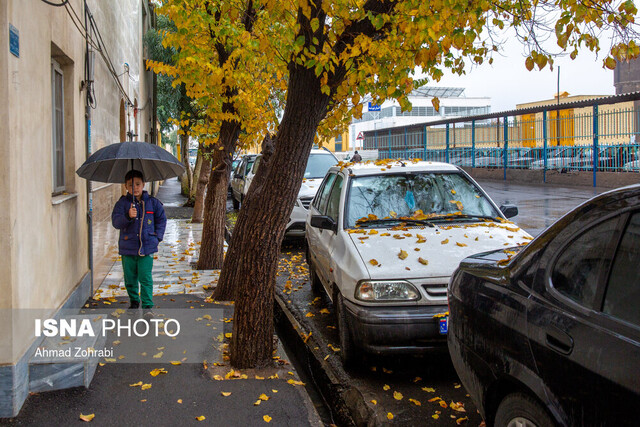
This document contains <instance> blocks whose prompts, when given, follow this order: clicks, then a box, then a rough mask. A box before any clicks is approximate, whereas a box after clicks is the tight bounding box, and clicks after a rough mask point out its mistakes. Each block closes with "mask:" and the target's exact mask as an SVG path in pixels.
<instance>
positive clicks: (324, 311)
mask: <svg viewBox="0 0 640 427" xmlns="http://www.w3.org/2000/svg"><path fill="white" fill-rule="evenodd" d="M320 313H322V314H329V310H328V309H326V308H323V309H322V310H320Z"/></svg>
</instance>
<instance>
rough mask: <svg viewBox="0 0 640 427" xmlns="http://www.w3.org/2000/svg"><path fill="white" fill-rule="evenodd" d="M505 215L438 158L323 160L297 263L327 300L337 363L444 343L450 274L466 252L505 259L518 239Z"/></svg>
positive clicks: (512, 210) (510, 210)
mask: <svg viewBox="0 0 640 427" xmlns="http://www.w3.org/2000/svg"><path fill="white" fill-rule="evenodd" d="M501 209H502V210H503V211H504V213H503V211H501ZM514 215H517V208H516V207H515V206H503V207H501V208H498V207H497V206H496V204H495V203H494V202H493V201H491V199H489V197H488V196H487V194H486V193H485V192H484V191H483V190H482V189H481V188H480V187H479V186H478V184H476V183H475V181H473V179H472V178H471V177H470V176H469V175H467V174H466V173H465V172H464V171H463V170H461V169H460V168H458V167H456V166H453V165H449V164H446V163H435V162H412V161H407V162H399V161H388V160H387V161H377V162H371V163H365V164H350V163H347V164H339V165H338V166H336V167H332V168H331V169H330V170H329V172H328V173H327V176H326V177H325V179H324V181H323V182H322V184H321V186H320V189H319V191H318V193H317V194H316V196H315V198H314V199H313V202H312V203H311V206H310V209H309V215H308V217H307V225H306V241H307V262H308V263H309V266H310V267H309V271H310V276H311V282H312V286H313V287H314V288H315V289H316V290H318V289H322V288H323V289H324V290H325V291H326V292H327V294H328V295H329V297H330V298H331V299H332V301H333V304H334V307H335V310H336V316H337V318H338V329H339V335H340V345H341V352H340V354H341V356H342V357H343V360H344V362H345V364H347V365H348V364H351V363H352V362H354V361H357V360H358V358H359V353H360V351H361V350H365V351H367V352H372V353H390V352H413V351H424V350H426V349H432V348H436V347H444V346H445V345H446V333H447V317H446V312H447V284H448V282H449V278H450V276H451V275H452V274H453V272H454V270H455V269H456V268H457V267H458V264H459V263H460V261H461V260H462V259H464V258H466V257H468V256H469V255H472V254H475V253H479V252H485V251H490V250H495V249H504V250H505V259H507V258H508V256H509V252H510V249H509V248H513V247H515V246H518V245H523V244H526V243H528V241H529V240H530V239H531V236H530V235H529V234H527V233H526V232H525V231H523V230H521V229H520V228H519V227H517V226H516V225H514V224H513V223H511V222H510V221H508V220H507V219H506V217H510V216H514Z"/></svg>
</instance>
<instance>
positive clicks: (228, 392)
mask: <svg viewBox="0 0 640 427" xmlns="http://www.w3.org/2000/svg"><path fill="white" fill-rule="evenodd" d="M220 394H221V395H223V396H224V397H228V396H231V392H230V391H221V392H220Z"/></svg>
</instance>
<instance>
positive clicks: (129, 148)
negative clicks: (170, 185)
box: [76, 141, 184, 184]
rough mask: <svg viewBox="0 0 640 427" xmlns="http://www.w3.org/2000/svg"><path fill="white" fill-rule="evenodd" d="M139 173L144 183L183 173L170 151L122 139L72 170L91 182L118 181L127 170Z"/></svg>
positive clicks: (122, 178) (182, 168)
mask: <svg viewBox="0 0 640 427" xmlns="http://www.w3.org/2000/svg"><path fill="white" fill-rule="evenodd" d="M132 169H135V170H139V171H140V172H142V174H143V175H144V179H145V181H146V182H151V181H161V180H163V179H168V178H173V177H174V176H179V175H182V174H183V173H184V166H183V165H182V163H180V161H179V160H178V159H176V158H175V157H174V156H173V154H171V153H169V152H168V151H167V150H165V149H163V148H161V147H158V146H157V145H153V144H149V143H146V142H135V141H126V142H120V143H118V144H111V145H107V146H106V147H104V148H101V149H100V150H98V151H96V152H95V153H93V154H92V155H91V156H90V157H89V158H88V159H87V161H85V162H84V163H83V164H82V166H80V167H79V168H78V170H77V171H76V173H77V174H78V175H79V176H80V177H82V178H85V179H89V180H91V181H100V182H109V183H117V184H120V183H122V182H123V181H124V176H125V175H126V173H127V172H129V171H130V170H132Z"/></svg>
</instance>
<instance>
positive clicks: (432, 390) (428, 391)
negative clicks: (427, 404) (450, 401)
mask: <svg viewBox="0 0 640 427" xmlns="http://www.w3.org/2000/svg"><path fill="white" fill-rule="evenodd" d="M422 390H423V391H426V392H427V393H435V391H436V390H435V389H434V388H431V387H422Z"/></svg>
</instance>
